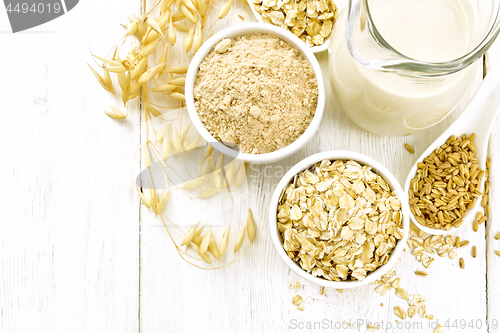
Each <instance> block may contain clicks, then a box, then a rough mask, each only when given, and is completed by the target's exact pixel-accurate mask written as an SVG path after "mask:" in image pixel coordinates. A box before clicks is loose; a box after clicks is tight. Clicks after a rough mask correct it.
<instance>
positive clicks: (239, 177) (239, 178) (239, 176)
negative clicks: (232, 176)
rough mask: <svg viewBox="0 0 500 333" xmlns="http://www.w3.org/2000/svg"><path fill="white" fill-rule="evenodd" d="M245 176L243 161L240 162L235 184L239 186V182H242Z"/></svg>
mask: <svg viewBox="0 0 500 333" xmlns="http://www.w3.org/2000/svg"><path fill="white" fill-rule="evenodd" d="M245 176H246V170H245V163H242V164H241V166H240V169H239V170H238V174H237V175H236V186H240V185H241V183H243V180H245Z"/></svg>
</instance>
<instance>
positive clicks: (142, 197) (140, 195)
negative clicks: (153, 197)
mask: <svg viewBox="0 0 500 333" xmlns="http://www.w3.org/2000/svg"><path fill="white" fill-rule="evenodd" d="M135 189H136V190H137V193H139V197H140V198H141V201H142V203H145V202H146V197H145V196H144V193H142V191H141V188H140V187H139V186H137V184H136V185H135Z"/></svg>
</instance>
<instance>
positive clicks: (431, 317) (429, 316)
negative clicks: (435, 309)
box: [425, 314, 434, 320]
mask: <svg viewBox="0 0 500 333" xmlns="http://www.w3.org/2000/svg"><path fill="white" fill-rule="evenodd" d="M425 318H426V319H429V320H434V315H433V314H428V315H425Z"/></svg>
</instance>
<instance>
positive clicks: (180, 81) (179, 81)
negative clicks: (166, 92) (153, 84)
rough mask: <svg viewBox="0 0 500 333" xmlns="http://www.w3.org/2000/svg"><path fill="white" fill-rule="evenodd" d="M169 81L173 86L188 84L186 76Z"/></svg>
mask: <svg viewBox="0 0 500 333" xmlns="http://www.w3.org/2000/svg"><path fill="white" fill-rule="evenodd" d="M167 83H168V84H170V85H173V86H178V87H184V85H185V84H186V78H185V77H178V78H176V79H173V80H171V81H168V82H167Z"/></svg>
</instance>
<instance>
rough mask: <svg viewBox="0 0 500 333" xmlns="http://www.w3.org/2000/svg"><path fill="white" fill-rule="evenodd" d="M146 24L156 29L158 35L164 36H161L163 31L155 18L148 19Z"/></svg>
mask: <svg viewBox="0 0 500 333" xmlns="http://www.w3.org/2000/svg"><path fill="white" fill-rule="evenodd" d="M148 24H149V26H150V27H151V29H153V30H154V31H156V32H157V33H158V35H160V36H161V38H165V36H163V32H162V31H161V28H160V26H159V25H158V22H156V21H155V20H149V21H148Z"/></svg>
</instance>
